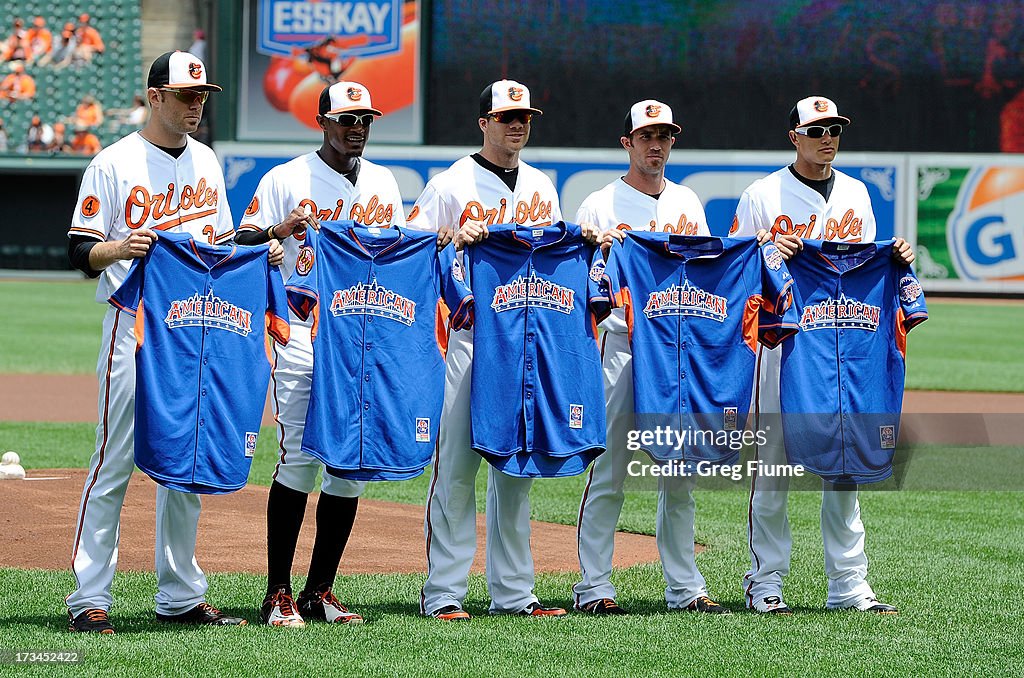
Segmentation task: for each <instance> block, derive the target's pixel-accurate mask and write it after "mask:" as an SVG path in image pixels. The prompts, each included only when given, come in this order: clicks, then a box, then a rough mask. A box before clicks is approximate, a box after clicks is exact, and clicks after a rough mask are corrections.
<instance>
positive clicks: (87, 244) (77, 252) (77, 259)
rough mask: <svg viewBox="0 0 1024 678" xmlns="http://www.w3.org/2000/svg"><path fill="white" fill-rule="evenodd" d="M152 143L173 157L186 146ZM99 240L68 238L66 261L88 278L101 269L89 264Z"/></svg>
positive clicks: (98, 272)
mask: <svg viewBox="0 0 1024 678" xmlns="http://www.w3.org/2000/svg"><path fill="white" fill-rule="evenodd" d="M150 143H153V142H150ZM153 145H154V146H156V147H157V148H159V149H160V150H161V151H163V152H164V153H166V154H167V155H169V156H171V157H172V158H175V159H177V158H180V157H181V154H182V153H184V152H185V149H186V148H187V147H188V144H186V145H185V146H178V147H177V148H170V147H167V146H157V144H153ZM100 242H101V241H99V240H96V239H95V238H90V237H88V236H84V235H72V236H70V238H69V239H68V261H70V262H71V265H72V266H74V267H75V268H76V269H78V270H79V271H81V272H82V273H84V274H86V275H87V276H89V277H90V278H98V277H99V276H100V273H101V271H97V270H96V269H94V268H93V267H92V266H90V265H89V252H91V251H92V248H93V247H96V245H98V244H100Z"/></svg>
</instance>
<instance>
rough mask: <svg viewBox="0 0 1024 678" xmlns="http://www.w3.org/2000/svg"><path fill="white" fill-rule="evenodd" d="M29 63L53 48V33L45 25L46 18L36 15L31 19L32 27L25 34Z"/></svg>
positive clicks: (40, 57)
mask: <svg viewBox="0 0 1024 678" xmlns="http://www.w3.org/2000/svg"><path fill="white" fill-rule="evenodd" d="M25 41H26V43H27V44H28V61H29V63H31V62H33V61H36V60H38V59H42V58H43V57H44V56H46V55H47V54H49V53H50V50H51V49H53V33H51V32H50V29H49V28H47V27H46V19H44V18H43V17H41V16H37V17H36V18H35V19H33V20H32V28H30V29H28V32H27V34H26V39H25Z"/></svg>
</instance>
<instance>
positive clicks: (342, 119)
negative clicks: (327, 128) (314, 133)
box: [324, 113, 373, 127]
mask: <svg viewBox="0 0 1024 678" xmlns="http://www.w3.org/2000/svg"><path fill="white" fill-rule="evenodd" d="M324 117H325V118H327V119H328V120H333V121H334V122H336V123H338V124H339V125H341V126H342V127H355V126H356V125H363V126H365V127H368V126H369V125H370V123H372V122H373V113H363V114H362V115H356V114H355V113H333V114H328V113H325V114H324Z"/></svg>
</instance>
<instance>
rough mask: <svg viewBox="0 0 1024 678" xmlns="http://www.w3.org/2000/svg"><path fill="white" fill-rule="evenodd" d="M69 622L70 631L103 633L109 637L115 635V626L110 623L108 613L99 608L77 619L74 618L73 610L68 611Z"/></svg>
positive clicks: (86, 612) (87, 611)
mask: <svg viewBox="0 0 1024 678" xmlns="http://www.w3.org/2000/svg"><path fill="white" fill-rule="evenodd" d="M68 620H69V622H68V630H69V631H77V632H79V633H102V634H104V635H108V636H109V635H113V633H114V625H113V624H111V623H110V617H108V616H107V611H106V610H101V609H99V608H98V607H94V608H90V609H88V610H86V611H85V612H83V613H81V614H80V615H78V616H77V617H72V616H71V610H68Z"/></svg>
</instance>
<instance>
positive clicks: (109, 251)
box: [89, 228, 157, 271]
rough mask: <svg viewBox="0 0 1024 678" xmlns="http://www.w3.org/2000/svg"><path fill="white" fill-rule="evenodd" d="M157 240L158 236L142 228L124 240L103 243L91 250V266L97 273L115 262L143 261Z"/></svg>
mask: <svg viewBox="0 0 1024 678" xmlns="http://www.w3.org/2000/svg"><path fill="white" fill-rule="evenodd" d="M156 239H157V234H156V232H154V231H151V230H149V229H148V228H140V229H139V230H137V231H132V233H131V234H130V235H129V236H128V237H127V238H125V239H124V240H113V241H111V242H101V243H99V244H97V245H96V246H95V247H93V248H92V249H91V250H89V266H90V267H91V268H93V269H94V270H97V271H102V270H103V269H105V268H107V267H108V266H110V265H111V264H112V263H114V262H115V261H123V260H125V261H126V260H129V259H141V258H142V257H144V256H146V253H147V252H149V247H150V245H152V244H153V243H154V242H155V241H156Z"/></svg>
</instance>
